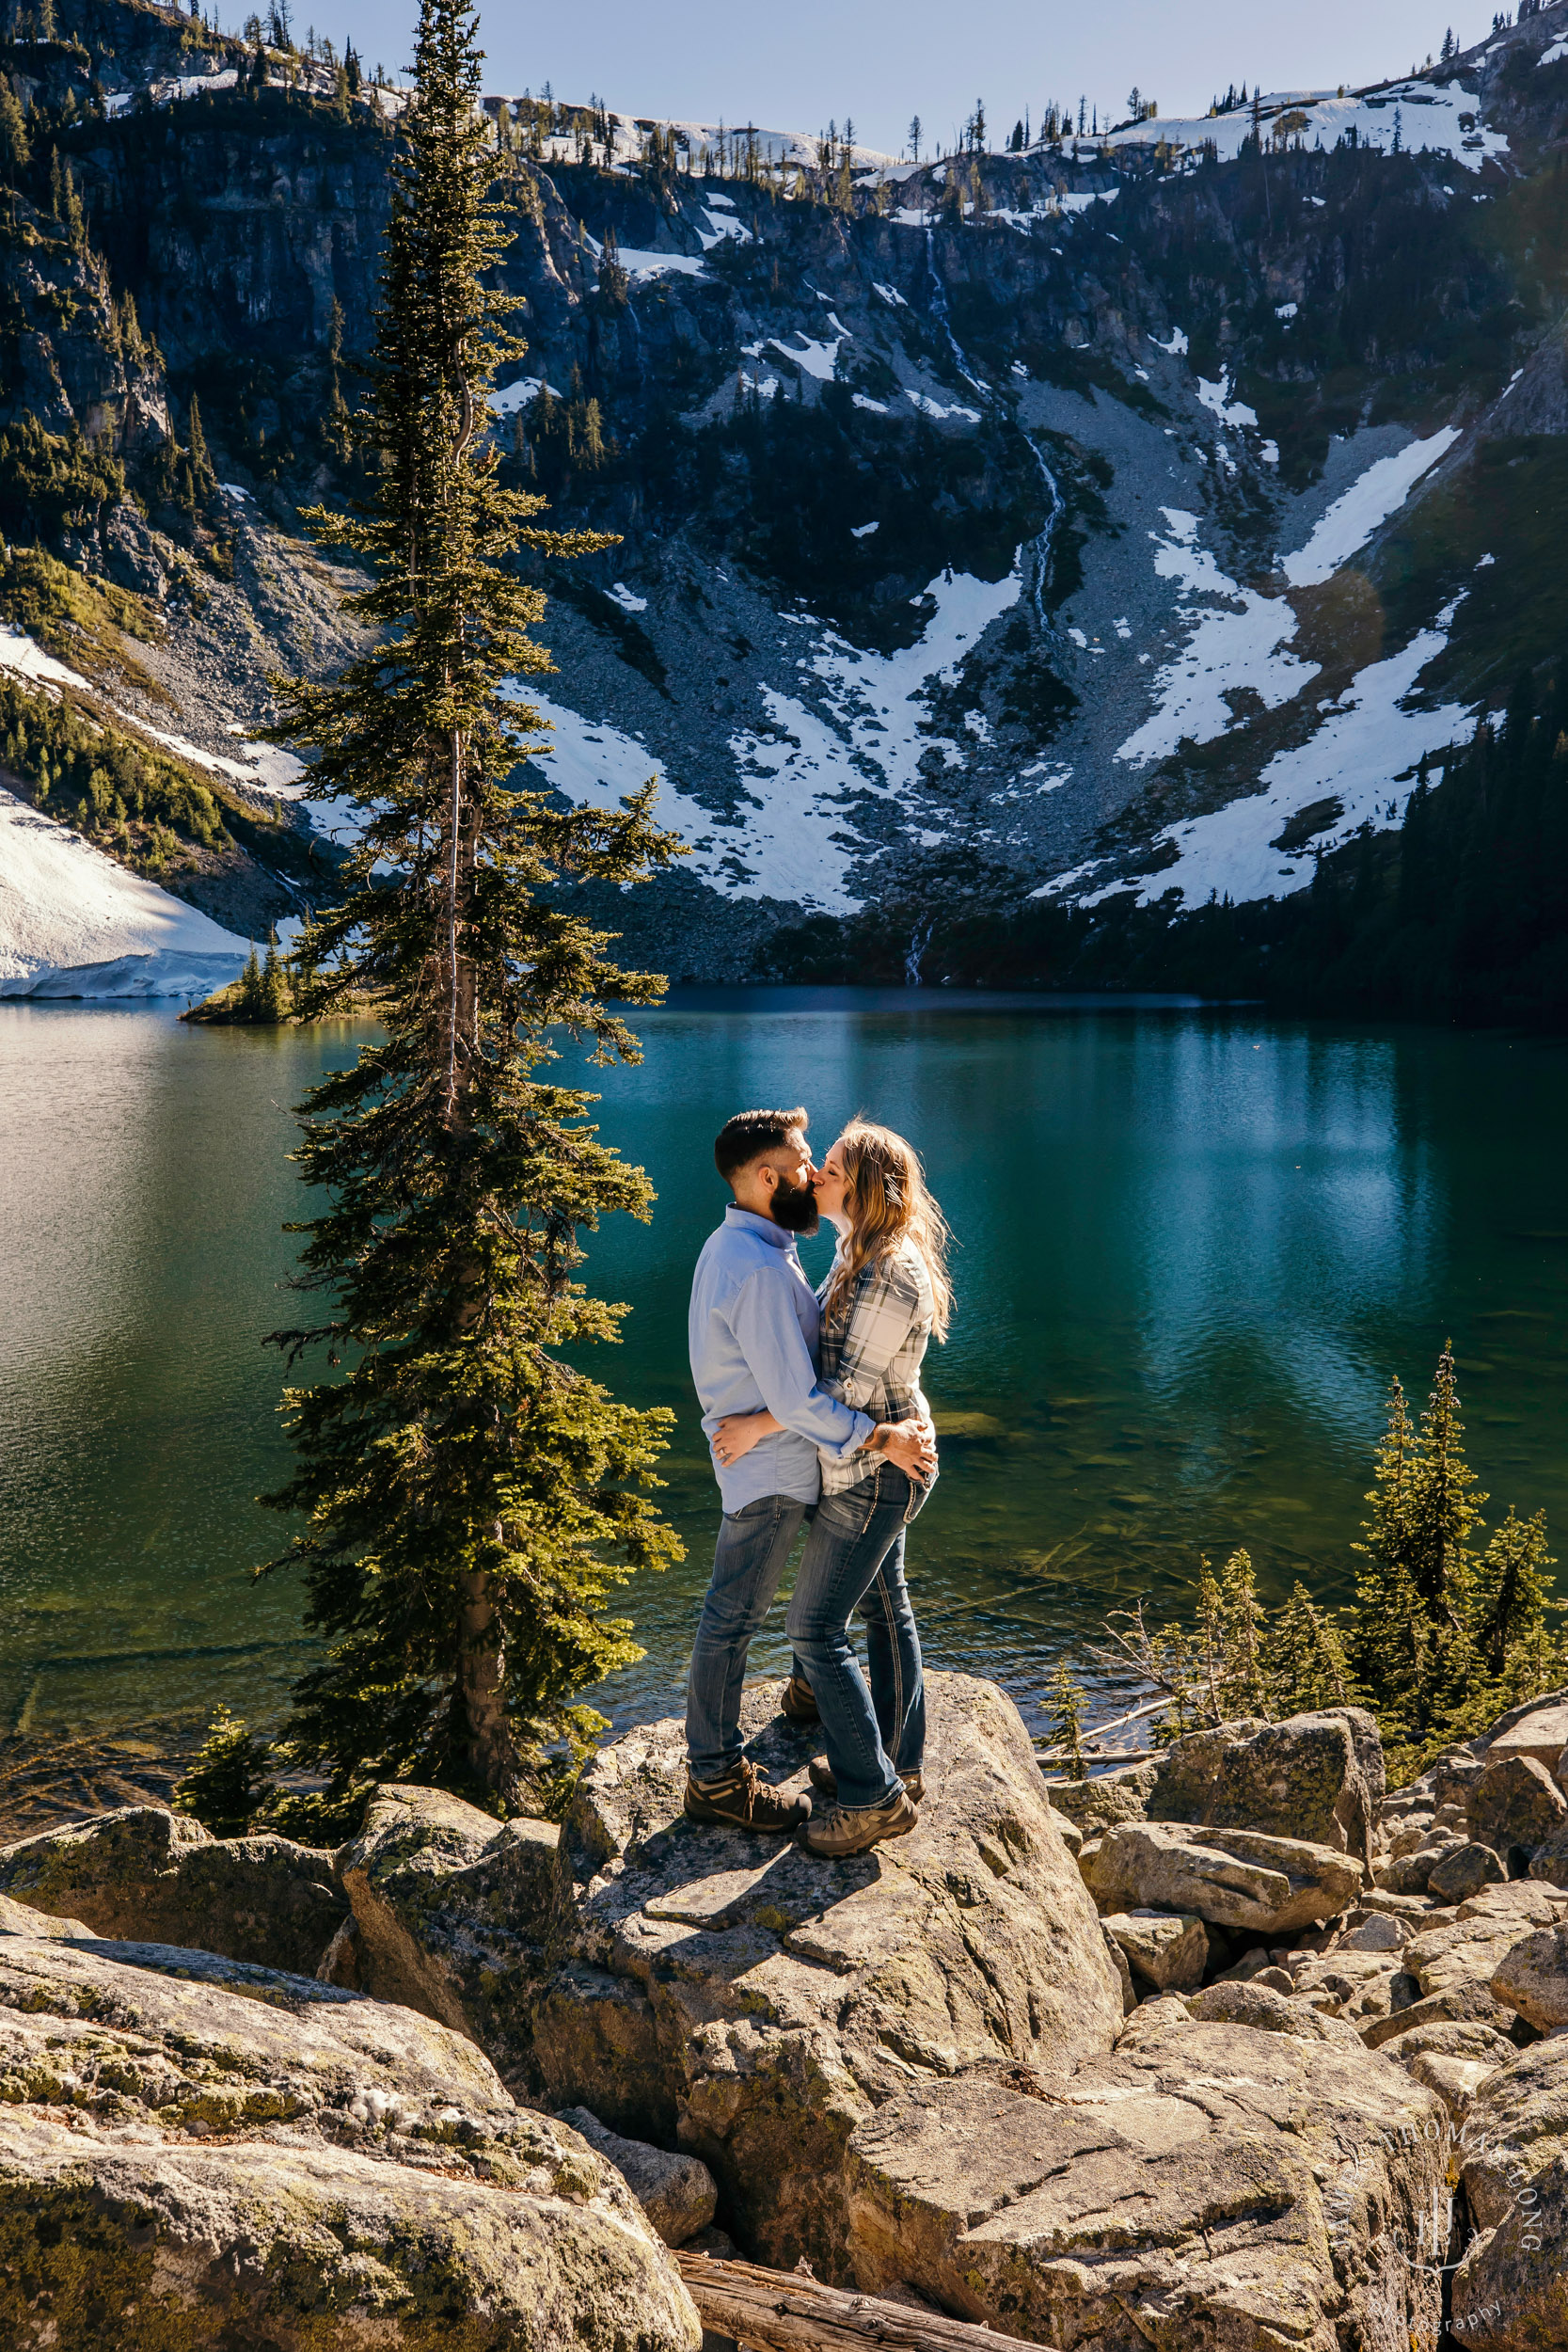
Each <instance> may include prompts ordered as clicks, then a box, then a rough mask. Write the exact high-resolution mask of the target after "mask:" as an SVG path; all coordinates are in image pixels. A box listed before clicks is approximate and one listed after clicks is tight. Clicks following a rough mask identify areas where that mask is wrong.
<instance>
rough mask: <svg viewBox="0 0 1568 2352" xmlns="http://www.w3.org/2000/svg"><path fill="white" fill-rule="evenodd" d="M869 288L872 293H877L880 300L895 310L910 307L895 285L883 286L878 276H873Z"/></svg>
mask: <svg viewBox="0 0 1568 2352" xmlns="http://www.w3.org/2000/svg"><path fill="white" fill-rule="evenodd" d="M871 290H872V292H873V293H874V294H880V295H881V297H882V300H883V301H884V302H886V303H890V304H891V305H892V307H893V308H894V309H895V310H908V309H909V307H910V306H909V304H908V303H907V302H906V301H905V299H904V297H903V295H902V294H900V293H899V291H898V289H897V287H896V286H884V285H883V283H882V281H881V279H880V278H873V279H872V280H871Z"/></svg>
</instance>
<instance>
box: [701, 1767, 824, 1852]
mask: <svg viewBox="0 0 1568 2352" xmlns="http://www.w3.org/2000/svg"><path fill="white" fill-rule="evenodd" d="M806 1805H807V1800H806V1799H805V1798H804V1797H788V1796H785V1794H784V1790H783V1789H782V1788H772V1787H770V1786H769V1784H768V1782H767V1781H766V1780H764V1779H763V1777H762V1774H761V1773H760V1772H758V1770H757V1768H756V1766H755V1765H754V1764H753V1763H752V1759H751V1757H750V1756H742V1757H741V1759H740V1761H739V1763H738V1764H737V1765H736V1768H735V1770H734V1771H733V1772H726V1773H725V1775H724V1777H723V1779H722V1780H693V1779H692V1777H691V1775H690V1773H689V1772H688V1774H687V1776H686V1818H687V1820H689V1821H722V1822H723V1823H724V1824H725V1826H726V1827H727V1828H730V1829H762V1830H778V1831H782V1832H783V1833H784V1836H788V1835H789V1833H790V1832H791V1831H792V1830H797V1829H799V1828H800V1824H801V1822H802V1821H803V1820H805V1818H806Z"/></svg>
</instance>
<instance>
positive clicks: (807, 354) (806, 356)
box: [768, 312, 849, 384]
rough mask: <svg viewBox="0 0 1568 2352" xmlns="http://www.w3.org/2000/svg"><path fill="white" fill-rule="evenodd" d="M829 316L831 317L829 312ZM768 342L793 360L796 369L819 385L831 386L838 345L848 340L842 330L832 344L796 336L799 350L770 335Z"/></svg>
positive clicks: (835, 322)
mask: <svg viewBox="0 0 1568 2352" xmlns="http://www.w3.org/2000/svg"><path fill="white" fill-rule="evenodd" d="M829 315H830V317H832V313H831V312H830V313H829ZM833 324H834V325H835V326H837V324H838V322H837V321H836V320H833ZM848 340H849V339H848V337H847V335H846V334H845V333H844V331H843V329H842V328H840V330H839V332H838V334H837V335H835V336H834V338H833V340H832V342H816V339H815V338H814V337H813V336H810V335H798V336H797V337H796V342H798V343H799V344H800V349H799V350H797V349H796V348H795V344H794V343H786V342H784V341H783V340H782V338H781V337H779V336H777V335H770V336H769V337H768V342H770V343H771V344H772V346H773V349H774V350H775V351H779V352H782V353H783V354H784V358H786V359H793V360H794V362H795V364H796V366H797V367H798V368H803V369H804V370H805V372H806V373H807V374H808V375H814V376H815V377H816V380H817V382H818V383H819V384H831V383H832V380H833V375H834V373H835V371H836V369H837V367H838V347H839V344H840V343H842V342H848Z"/></svg>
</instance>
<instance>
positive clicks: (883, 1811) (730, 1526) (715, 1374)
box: [686, 1110, 952, 1856]
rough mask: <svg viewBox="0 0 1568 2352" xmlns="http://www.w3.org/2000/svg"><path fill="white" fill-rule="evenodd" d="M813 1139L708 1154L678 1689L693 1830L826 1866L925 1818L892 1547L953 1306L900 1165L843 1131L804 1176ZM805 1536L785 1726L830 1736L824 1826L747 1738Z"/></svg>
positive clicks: (880, 1134) (920, 1692) (733, 1133)
mask: <svg viewBox="0 0 1568 2352" xmlns="http://www.w3.org/2000/svg"><path fill="white" fill-rule="evenodd" d="M806 1127H807V1118H806V1114H805V1112H804V1111H803V1110H778V1111H741V1112H739V1113H738V1114H737V1115H736V1117H735V1118H734V1119H731V1120H726V1122H725V1124H724V1126H723V1127H722V1128H721V1131H720V1134H719V1139H718V1141H717V1143H716V1144H715V1145H714V1153H713V1156H714V1159H715V1162H716V1164H717V1166H718V1169H719V1173H720V1175H721V1177H722V1178H723V1180H724V1182H725V1183H726V1184H728V1185H729V1187H730V1190H731V1192H732V1194H733V1195H734V1199H733V1200H732V1201H731V1203H730V1205H729V1207H728V1208H727V1209H726V1210H725V1212H724V1221H723V1223H722V1224H721V1226H720V1227H719V1230H718V1231H717V1232H715V1233H712V1234H710V1235H709V1237H708V1239H707V1241H706V1242H705V1245H704V1248H703V1252H702V1255H701V1257H700V1258H699V1259H698V1261H697V1270H696V1274H695V1276H694V1278H693V1280H692V1285H691V1314H690V1324H689V1339H690V1349H691V1377H692V1382H693V1384H694V1386H695V1388H696V1391H697V1394H698V1397H699V1399H700V1400H701V1403H702V1407H703V1428H704V1430H705V1433H706V1436H707V1439H708V1445H709V1449H710V1452H711V1454H712V1458H713V1466H714V1474H715V1476H716V1477H717V1479H718V1482H719V1492H720V1497H721V1502H722V1504H723V1518H722V1521H721V1526H720V1530H719V1541H718V1545H717V1547H716V1549H715V1552H714V1559H713V1579H712V1581H711V1583H710V1584H709V1586H708V1590H707V1597H706V1598H705V1601H704V1603H703V1613H702V1617H701V1620H700V1622H699V1624H698V1628H697V1639H696V1645H695V1647H694V1648H693V1650H692V1655H691V1672H690V1678H689V1683H688V1686H687V1708H686V1740H687V1755H688V1776H687V1785H686V1811H687V1814H688V1815H689V1818H690V1819H691V1820H696V1821H722V1822H727V1823H729V1824H730V1825H731V1826H733V1827H736V1828H740V1829H750V1830H776V1831H783V1832H786V1833H787V1832H791V1831H794V1830H797V1829H800V1830H801V1832H802V1838H803V1842H804V1844H805V1845H806V1846H807V1847H808V1848H809V1850H810V1851H811V1852H813V1853H815V1854H822V1855H828V1856H839V1855H844V1854H854V1853H863V1852H864V1851H866V1850H867V1848H869V1847H871V1846H875V1845H877V1844H878V1843H879V1841H880V1840H881V1839H882V1838H884V1837H899V1836H903V1835H904V1834H905V1833H906V1832H907V1831H909V1830H911V1829H912V1828H913V1827H914V1825H915V1822H916V1820H918V1818H919V1816H918V1813H917V1812H916V1807H917V1805H918V1804H919V1803H920V1799H921V1796H922V1793H923V1782H922V1778H921V1766H922V1761H923V1757H924V1753H925V1745H926V1701H925V1687H924V1683H923V1681H922V1677H921V1664H920V1637H919V1634H918V1633H917V1632H916V1630H915V1623H914V1613H913V1611H912V1609H911V1606H910V1596H909V1591H908V1588H907V1586H906V1584H905V1581H904V1540H905V1532H906V1530H907V1528H908V1526H909V1524H910V1521H911V1519H912V1518H914V1516H915V1514H916V1512H917V1511H918V1510H919V1509H920V1508H921V1505H922V1504H923V1503H924V1502H925V1500H926V1498H927V1495H928V1494H929V1493H930V1491H931V1487H932V1485H933V1484H934V1482H935V1479H936V1475H937V1449H936V1433H935V1430H934V1428H933V1426H932V1422H931V1416H930V1412H929V1409H928V1407H927V1403H926V1399H925V1397H924V1395H923V1394H922V1392H921V1387H920V1367H921V1363H922V1360H923V1359H924V1357H925V1354H926V1348H927V1342H928V1341H929V1339H930V1337H931V1335H932V1333H933V1332H935V1334H936V1336H937V1337H938V1338H939V1339H941V1338H942V1337H944V1336H945V1334H946V1330H947V1319H948V1311H949V1307H950V1305H951V1300H952V1291H951V1287H950V1285H949V1282H948V1279H947V1269H946V1246H947V1227H946V1224H945V1222H944V1220H943V1218H942V1211H941V1209H940V1208H939V1207H938V1205H937V1203H936V1201H935V1200H933V1199H932V1197H931V1195H930V1193H929V1192H928V1191H927V1187H926V1180H925V1175H924V1172H923V1170H922V1168H921V1165H920V1160H919V1157H918V1155H917V1154H916V1152H914V1150H913V1149H912V1147H911V1145H910V1144H908V1143H906V1142H905V1140H904V1138H903V1136H897V1135H895V1134H894V1133H893V1131H892V1129H891V1128H888V1127H879V1126H876V1125H874V1124H873V1123H872V1122H871V1121H870V1120H864V1119H855V1120H851V1121H850V1123H849V1125H848V1126H847V1127H846V1129H845V1130H844V1133H843V1134H842V1135H841V1136H839V1138H838V1140H837V1142H836V1143H835V1144H834V1145H833V1147H832V1151H830V1152H828V1153H827V1155H826V1157H825V1158H824V1160H823V1162H822V1165H821V1167H820V1168H816V1167H814V1166H813V1164H812V1156H811V1151H810V1147H809V1146H808V1144H807V1142H806ZM822 1217H826V1218H827V1220H828V1222H829V1223H830V1224H831V1225H832V1226H833V1227H834V1228H835V1230H836V1231H837V1233H838V1248H837V1250H836V1252H835V1254H834V1257H833V1262H832V1266H831V1268H830V1269H829V1272H828V1277H827V1279H826V1280H825V1281H824V1283H823V1284H822V1287H821V1289H820V1290H819V1291H814V1290H813V1288H812V1286H811V1283H810V1282H809V1281H808V1279H807V1278H806V1275H805V1273H804V1270H803V1269H802V1267H801V1264H800V1257H799V1255H798V1253H797V1249H796V1241H797V1237H798V1236H799V1235H800V1234H803V1233H815V1232H816V1229H817V1225H818V1222H819V1220H820V1219H821V1218H822ZM808 1519H809V1520H810V1523H811V1525H810V1533H809V1534H808V1535H807V1538H806V1545H805V1550H804V1552H803V1554H802V1556H801V1560H800V1569H799V1571H798V1573H797V1576H796V1580H795V1593H794V1597H793V1599H792V1601H791V1603H790V1609H789V1616H788V1619H787V1622H786V1631H787V1633H788V1636H789V1639H790V1641H791V1643H792V1644H793V1645H794V1653H795V1655H794V1663H793V1668H792V1671H791V1674H790V1677H789V1680H788V1682H787V1683H786V1684H785V1685H784V1696H783V1701H782V1706H783V1711H784V1714H785V1715H788V1716H791V1717H793V1718H794V1720H795V1721H796V1722H798V1723H815V1722H817V1721H818V1720H819V1721H820V1723H821V1725H822V1742H823V1746H824V1747H825V1749H826V1750H827V1754H826V1756H825V1757H821V1758H819V1759H818V1760H817V1761H816V1763H814V1764H813V1765H812V1767H811V1773H810V1778H811V1784H812V1787H813V1788H814V1789H816V1792H817V1796H818V1798H820V1799H822V1800H825V1803H824V1804H821V1805H820V1806H818V1805H815V1804H810V1803H809V1801H808V1800H807V1799H806V1798H804V1797H787V1796H785V1795H784V1793H783V1791H782V1790H780V1789H778V1788H772V1787H770V1786H769V1785H768V1783H767V1782H766V1781H764V1780H763V1779H762V1777H761V1775H760V1773H759V1772H758V1771H757V1768H756V1766H755V1765H754V1764H753V1763H752V1759H751V1758H750V1757H749V1756H747V1755H746V1754H745V1752H744V1749H743V1746H742V1743H741V1737H740V1694H741V1687H742V1684H743V1682H744V1679H745V1674H746V1655H747V1651H748V1649H749V1647H750V1645H751V1641H752V1635H753V1634H754V1633H755V1632H756V1631H757V1629H758V1628H759V1627H760V1626H761V1624H762V1622H763V1620H764V1618H765V1617H766V1616H767V1614H768V1609H769V1607H770V1606H771V1603H772V1599H773V1595H774V1593H775V1592H776V1590H777V1588H778V1582H779V1578H780V1575H781V1574H782V1572H783V1569H784V1563H785V1561H786V1560H787V1559H788V1557H789V1554H790V1550H791V1548H792V1546H793V1545H794V1542H795V1538H796V1536H797V1534H799V1533H800V1526H801V1523H802V1521H804V1520H808ZM856 1610H859V1612H860V1613H861V1617H862V1619H863V1623H864V1627H865V1654H866V1664H867V1674H865V1675H863V1673H862V1671H861V1668H860V1664H859V1661H858V1660H857V1659H856V1656H855V1651H854V1647H853V1645H852V1644H851V1642H850V1639H849V1619H850V1617H851V1616H852V1615H853V1614H854V1613H855V1611H856ZM868 1677H869V1679H868Z"/></svg>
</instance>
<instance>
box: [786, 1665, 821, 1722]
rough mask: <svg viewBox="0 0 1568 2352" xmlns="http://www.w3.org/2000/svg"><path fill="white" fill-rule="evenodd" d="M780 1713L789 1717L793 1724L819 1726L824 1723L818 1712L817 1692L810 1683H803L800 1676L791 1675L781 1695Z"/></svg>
mask: <svg viewBox="0 0 1568 2352" xmlns="http://www.w3.org/2000/svg"><path fill="white" fill-rule="evenodd" d="M779 1712H780V1714H781V1715H787V1716H788V1717H789V1720H790V1722H791V1723H792V1724H819V1723H820V1722H821V1721H822V1718H821V1716H820V1715H819V1714H818V1713H817V1711H816V1692H815V1691H814V1690H813V1689H812V1687H811V1684H810V1683H809V1682H802V1681H801V1679H800V1676H799V1675H791V1676H790V1677H789V1680H788V1681H787V1682H786V1683H785V1684H784V1689H783V1691H782V1692H780V1693H779Z"/></svg>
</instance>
